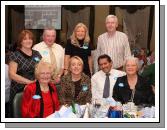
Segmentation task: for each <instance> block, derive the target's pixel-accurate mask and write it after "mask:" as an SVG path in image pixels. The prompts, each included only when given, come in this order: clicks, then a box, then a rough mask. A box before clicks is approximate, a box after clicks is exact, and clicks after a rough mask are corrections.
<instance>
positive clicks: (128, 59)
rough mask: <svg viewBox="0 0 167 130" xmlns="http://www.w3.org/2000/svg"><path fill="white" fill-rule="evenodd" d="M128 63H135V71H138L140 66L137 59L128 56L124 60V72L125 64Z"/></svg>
mask: <svg viewBox="0 0 167 130" xmlns="http://www.w3.org/2000/svg"><path fill="white" fill-rule="evenodd" d="M128 61H135V63H136V66H137V71H138V70H139V68H140V66H139V59H138V58H137V57H133V56H129V57H127V58H126V59H125V63H124V71H126V64H127V62H128Z"/></svg>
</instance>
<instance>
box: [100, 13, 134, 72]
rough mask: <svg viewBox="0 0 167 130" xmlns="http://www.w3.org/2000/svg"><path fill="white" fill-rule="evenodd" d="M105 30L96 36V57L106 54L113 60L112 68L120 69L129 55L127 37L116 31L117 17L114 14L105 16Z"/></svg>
mask: <svg viewBox="0 0 167 130" xmlns="http://www.w3.org/2000/svg"><path fill="white" fill-rule="evenodd" d="M105 24H106V29H107V32H105V33H103V34H101V35H100V36H99V37H98V42H97V57H98V56H100V55H102V54H107V55H109V56H110V57H111V59H112V61H113V68H114V69H119V70H122V68H123V64H124V60H125V58H126V57H128V56H131V51H130V47H129V41H128V37H127V35H126V34H125V33H123V32H120V31H117V30H116V28H117V27H118V18H117V17H116V16H115V15H108V16H107V17H106V22H105Z"/></svg>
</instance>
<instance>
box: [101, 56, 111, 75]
mask: <svg viewBox="0 0 167 130" xmlns="http://www.w3.org/2000/svg"><path fill="white" fill-rule="evenodd" d="M99 68H100V70H102V71H103V72H104V73H109V72H110V70H111V68H112V62H109V61H108V60H107V58H102V59H99Z"/></svg>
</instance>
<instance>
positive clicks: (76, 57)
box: [69, 56, 84, 68]
mask: <svg viewBox="0 0 167 130" xmlns="http://www.w3.org/2000/svg"><path fill="white" fill-rule="evenodd" d="M74 59H76V60H78V61H79V62H80V63H81V64H82V68H83V66H84V63H83V60H82V59H81V58H80V57H79V56H72V57H71V58H70V61H69V67H71V62H72V61H73V60H74Z"/></svg>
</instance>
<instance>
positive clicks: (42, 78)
mask: <svg viewBox="0 0 167 130" xmlns="http://www.w3.org/2000/svg"><path fill="white" fill-rule="evenodd" d="M50 80H51V70H50V69H49V68H48V67H46V66H45V67H41V68H40V72H39V76H38V81H39V83H40V84H48V83H49V82H50Z"/></svg>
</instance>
